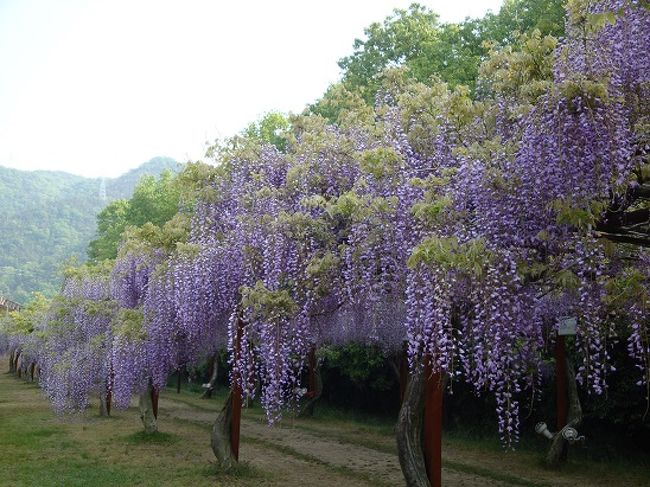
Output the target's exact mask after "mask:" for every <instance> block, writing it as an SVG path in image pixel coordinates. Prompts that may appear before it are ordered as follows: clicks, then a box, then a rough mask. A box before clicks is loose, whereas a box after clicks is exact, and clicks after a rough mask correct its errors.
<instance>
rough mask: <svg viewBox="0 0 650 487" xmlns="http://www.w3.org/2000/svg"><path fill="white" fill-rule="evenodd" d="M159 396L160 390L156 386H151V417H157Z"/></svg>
mask: <svg viewBox="0 0 650 487" xmlns="http://www.w3.org/2000/svg"><path fill="white" fill-rule="evenodd" d="M159 397H160V391H159V390H158V388H157V387H152V388H151V409H152V410H153V417H154V418H156V419H158V398H159Z"/></svg>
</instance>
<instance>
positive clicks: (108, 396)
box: [106, 388, 113, 416]
mask: <svg viewBox="0 0 650 487" xmlns="http://www.w3.org/2000/svg"><path fill="white" fill-rule="evenodd" d="M112 402H113V391H111V390H110V388H107V390H106V416H110V415H111V403H112Z"/></svg>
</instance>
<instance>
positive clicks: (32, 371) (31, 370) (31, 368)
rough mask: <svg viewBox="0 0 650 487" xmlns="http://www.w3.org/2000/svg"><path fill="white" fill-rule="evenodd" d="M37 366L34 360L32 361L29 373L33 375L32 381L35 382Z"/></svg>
mask: <svg viewBox="0 0 650 487" xmlns="http://www.w3.org/2000/svg"><path fill="white" fill-rule="evenodd" d="M35 368H36V364H35V363H34V362H32V363H31V365H30V366H29V374H30V376H31V381H32V382H34V369H35Z"/></svg>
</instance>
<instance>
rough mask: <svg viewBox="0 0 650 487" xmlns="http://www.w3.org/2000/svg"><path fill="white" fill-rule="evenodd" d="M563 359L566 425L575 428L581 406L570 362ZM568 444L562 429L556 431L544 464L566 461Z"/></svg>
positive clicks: (554, 466) (558, 463) (553, 466)
mask: <svg viewBox="0 0 650 487" xmlns="http://www.w3.org/2000/svg"><path fill="white" fill-rule="evenodd" d="M565 360H566V362H567V363H566V374H567V392H568V396H569V412H568V421H567V424H566V426H569V427H571V428H576V429H577V428H578V426H579V425H580V423H581V422H582V407H581V406H580V398H579V397H578V386H577V384H576V374H575V370H574V369H573V365H572V364H571V362H569V360H568V359H565ZM568 446H569V443H568V442H567V441H566V440H565V439H564V437H563V436H562V430H559V431H557V432H556V433H555V435H554V436H553V439H552V440H551V447H550V448H549V450H548V453H547V454H546V459H545V462H546V465H547V466H549V467H551V468H557V467H559V466H560V465H561V464H562V463H563V462H564V461H566V455H565V452H566V449H567V448H568Z"/></svg>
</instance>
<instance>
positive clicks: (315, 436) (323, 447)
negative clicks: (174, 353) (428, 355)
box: [161, 395, 513, 487]
mask: <svg viewBox="0 0 650 487" xmlns="http://www.w3.org/2000/svg"><path fill="white" fill-rule="evenodd" d="M164 402H165V403H166V404H167V407H163V406H162V404H163V402H161V409H162V412H164V413H166V414H168V415H169V416H170V417H171V418H174V419H177V420H181V421H189V422H192V423H195V424H197V423H199V424H204V425H205V426H206V427H208V426H210V425H211V424H212V422H213V421H214V418H215V412H211V411H206V410H204V409H198V408H197V407H195V406H192V405H190V404H188V403H186V402H183V401H181V400H175V399H174V398H173V395H169V396H166V397H165V401H164ZM241 431H242V437H243V438H242V458H246V459H247V460H248V461H250V463H251V464H252V465H254V466H260V467H262V468H268V462H266V461H265V459H264V458H263V457H261V458H260V457H258V456H251V457H249V456H247V454H246V453H247V452H246V450H247V449H248V448H249V447H250V446H263V447H265V452H271V451H273V450H275V451H280V452H283V453H284V454H285V456H284V460H287V461H289V460H295V459H296V458H298V459H302V460H303V461H305V462H306V463H307V464H308V465H307V466H306V468H308V469H311V468H312V466H318V465H320V466H326V467H329V468H330V470H332V469H333V470H334V471H337V472H339V473H341V474H343V475H344V476H345V477H347V479H348V480H349V482H344V483H337V484H336V485H337V487H343V486H347V485H350V486H358V485H373V486H387V487H390V486H399V485H403V484H404V477H403V476H402V472H401V470H400V466H399V460H398V459H397V455H396V454H395V453H394V452H389V451H385V450H391V449H393V448H394V446H393V445H392V444H389V443H388V442H387V443H386V444H385V445H381V444H380V445H375V447H374V448H369V447H364V446H362V445H359V444H358V443H357V442H354V443H351V442H347V441H344V440H341V439H340V438H336V435H334V438H332V437H328V436H326V435H323V434H322V432H321V431H314V432H311V431H305V430H304V429H303V428H299V427H292V426H291V425H287V424H284V425H281V426H279V427H277V426H276V427H269V426H268V425H267V424H266V422H265V421H264V420H263V418H250V417H243V418H242V426H241ZM334 433H336V432H334ZM286 467H287V468H290V466H289V465H286ZM306 473H307V472H306V469H305V470H303V474H302V481H303V482H304V484H303V485H310V482H306V481H305V480H306V479H305V474H306ZM442 477H443V484H444V485H445V486H450V487H453V486H464V487H480V486H486V487H507V486H511V485H513V484H511V483H505V482H500V481H497V480H494V479H490V478H487V477H482V476H479V475H475V474H471V473H466V472H458V471H454V470H452V469H449V468H443V472H442ZM314 485H316V484H314ZM328 485H332V484H328Z"/></svg>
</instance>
